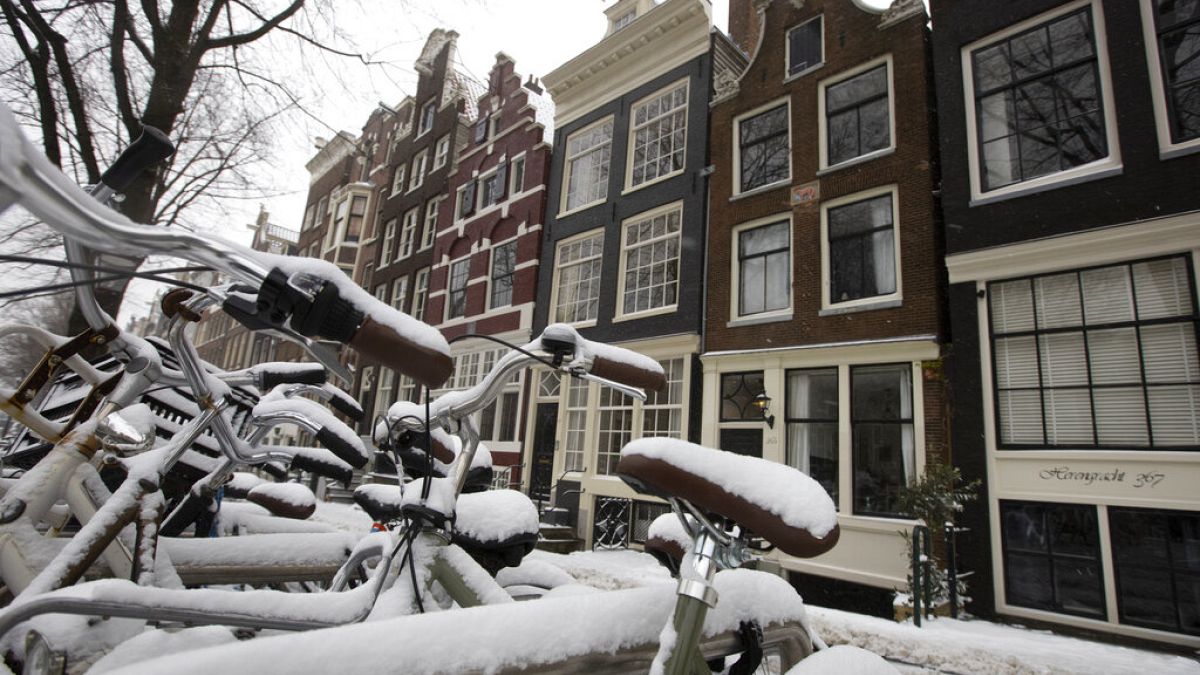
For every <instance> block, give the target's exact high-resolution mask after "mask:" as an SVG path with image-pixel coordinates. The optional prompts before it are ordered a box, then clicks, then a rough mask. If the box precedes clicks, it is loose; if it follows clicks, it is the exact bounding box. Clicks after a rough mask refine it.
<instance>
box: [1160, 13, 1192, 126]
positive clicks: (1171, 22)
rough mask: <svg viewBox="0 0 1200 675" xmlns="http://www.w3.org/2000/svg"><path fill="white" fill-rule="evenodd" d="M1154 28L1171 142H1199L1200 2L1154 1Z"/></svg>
mask: <svg viewBox="0 0 1200 675" xmlns="http://www.w3.org/2000/svg"><path fill="white" fill-rule="evenodd" d="M1154 7H1155V28H1156V31H1157V34H1158V53H1159V59H1160V63H1161V65H1162V75H1163V89H1164V90H1165V91H1166V94H1167V97H1166V98H1167V117H1168V120H1169V122H1170V125H1171V141H1172V142H1174V143H1181V142H1183V141H1190V140H1195V139H1197V138H1200V2H1197V1H1196V0H1156V2H1155V3H1154Z"/></svg>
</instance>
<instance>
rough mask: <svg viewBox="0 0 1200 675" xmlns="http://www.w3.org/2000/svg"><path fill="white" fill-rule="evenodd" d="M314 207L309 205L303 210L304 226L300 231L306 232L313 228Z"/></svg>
mask: <svg viewBox="0 0 1200 675" xmlns="http://www.w3.org/2000/svg"><path fill="white" fill-rule="evenodd" d="M315 209H316V207H315V206H314V205H313V204H309V205H308V208H306V209H304V224H303V225H301V226H300V230H301V231H304V230H308V229H309V228H311V227H312V226H313V217H314V216H315V215H316V210H315Z"/></svg>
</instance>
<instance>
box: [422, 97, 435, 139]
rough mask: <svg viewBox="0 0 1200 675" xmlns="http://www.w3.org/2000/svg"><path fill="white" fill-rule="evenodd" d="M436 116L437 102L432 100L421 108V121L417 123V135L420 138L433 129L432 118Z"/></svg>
mask: <svg viewBox="0 0 1200 675" xmlns="http://www.w3.org/2000/svg"><path fill="white" fill-rule="evenodd" d="M435 114H437V100H436V99H435V100H432V101H429V102H428V103H426V104H425V105H423V106H421V119H420V121H419V122H418V123H417V135H418V136H420V135H421V134H424V133H426V132H428V131H429V130H430V129H432V128H433V118H434V115H435Z"/></svg>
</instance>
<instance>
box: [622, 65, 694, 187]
mask: <svg viewBox="0 0 1200 675" xmlns="http://www.w3.org/2000/svg"><path fill="white" fill-rule="evenodd" d="M687 95H688V85H687V82H683V83H681V84H680V85H678V86H676V87H674V88H672V89H670V90H668V91H666V92H663V93H661V94H655V95H654V96H653V97H651V98H650V99H649V100H647V101H643V102H640V103H637V104H635V105H634V106H633V111H632V117H633V165H632V173H631V175H630V181H629V182H630V184H631V185H634V186H637V185H641V184H642V183H645V182H647V181H651V180H654V179H656V178H659V177H662V176H666V175H668V174H671V173H674V172H676V171H682V170H683V161H684V151H685V149H686V146H687Z"/></svg>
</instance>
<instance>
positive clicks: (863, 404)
mask: <svg viewBox="0 0 1200 675" xmlns="http://www.w3.org/2000/svg"><path fill="white" fill-rule="evenodd" d="M912 391H913V386H912V365H911V364H908V363H902V364H896V365H882V366H854V367H852V368H850V443H851V445H852V447H853V457H852V461H853V468H854V513H856V514H862V515H874V516H891V517H904V515H905V514H903V513H901V511H900V506H899V503H898V499H899V496H900V489H901V488H903V487H904V486H906V485H908V483H909V482H910V481H912V480H913V478H914V477H915V476H916V466H915V462H916V452H915V448H914V447H913V442H914V441H913V400H912Z"/></svg>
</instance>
